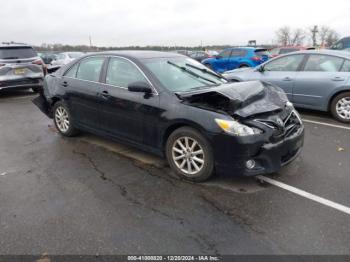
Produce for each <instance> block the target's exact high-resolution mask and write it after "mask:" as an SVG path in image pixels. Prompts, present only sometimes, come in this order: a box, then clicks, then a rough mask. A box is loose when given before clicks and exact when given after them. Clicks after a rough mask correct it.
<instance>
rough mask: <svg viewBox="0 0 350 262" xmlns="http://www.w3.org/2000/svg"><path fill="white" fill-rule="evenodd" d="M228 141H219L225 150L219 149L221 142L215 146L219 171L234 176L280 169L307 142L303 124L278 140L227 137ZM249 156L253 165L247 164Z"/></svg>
mask: <svg viewBox="0 0 350 262" xmlns="http://www.w3.org/2000/svg"><path fill="white" fill-rule="evenodd" d="M224 140H225V139H224ZM224 140H222V142H223V141H224ZM231 140H232V137H231ZM225 143H226V145H225V144H221V146H220V145H219V147H221V148H223V147H226V150H222V149H221V150H220V151H221V152H223V153H220V152H218V150H217V149H216V148H217V147H218V145H216V146H215V149H214V152H216V153H214V156H215V157H216V160H215V161H216V172H217V173H218V174H224V175H234V176H256V175H262V174H271V173H275V172H277V171H279V170H280V169H281V168H282V167H283V166H286V165H288V164H289V163H291V162H293V161H294V160H295V159H296V158H297V157H298V156H299V154H300V153H301V151H302V147H303V145H304V127H303V126H302V127H301V128H300V129H299V130H298V131H297V132H296V133H295V134H293V135H292V136H290V137H288V138H285V139H283V140H282V141H280V142H278V143H275V144H273V143H261V142H259V141H255V142H252V143H250V142H246V143H244V142H243V143H237V142H231V143H229V142H228V141H226V142H225ZM248 160H254V162H255V167H254V168H252V169H249V168H247V161H248Z"/></svg>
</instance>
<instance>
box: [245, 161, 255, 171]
mask: <svg viewBox="0 0 350 262" xmlns="http://www.w3.org/2000/svg"><path fill="white" fill-rule="evenodd" d="M255 166H256V162H255V161H254V160H253V159H250V160H248V161H247V162H246V167H247V168H248V169H253V168H254V167H255Z"/></svg>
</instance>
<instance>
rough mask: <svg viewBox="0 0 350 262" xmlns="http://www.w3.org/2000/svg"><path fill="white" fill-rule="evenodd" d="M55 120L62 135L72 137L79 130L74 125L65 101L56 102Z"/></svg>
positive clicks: (54, 109)
mask: <svg viewBox="0 0 350 262" xmlns="http://www.w3.org/2000/svg"><path fill="white" fill-rule="evenodd" d="M53 121H54V123H55V126H56V128H57V130H58V132H59V133H60V134H61V135H63V136H67V137H72V136H75V135H77V134H78V130H77V129H76V128H75V127H74V120H73V119H72V116H71V114H70V112H69V109H68V107H67V105H66V104H65V103H64V102H62V101H58V102H56V103H55V104H54V107H53Z"/></svg>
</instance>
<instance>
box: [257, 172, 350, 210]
mask: <svg viewBox="0 0 350 262" xmlns="http://www.w3.org/2000/svg"><path fill="white" fill-rule="evenodd" d="M257 178H258V179H260V180H262V181H265V182H266V183H269V184H271V185H274V186H277V187H280V188H282V189H285V190H287V191H290V192H292V193H294V194H297V195H299V196H302V197H305V198H308V199H310V200H312V201H315V202H318V203H320V204H322V205H325V206H328V207H331V208H334V209H337V210H339V211H341V212H343V213H346V214H348V215H350V208H349V207H347V206H344V205H341V204H338V203H335V202H333V201H330V200H328V199H325V198H323V197H319V196H316V195H314V194H311V193H308V192H306V191H304V190H301V189H298V188H296V187H292V186H290V185H287V184H284V183H282V182H279V181H277V180H274V179H271V178H268V177H265V176H257Z"/></svg>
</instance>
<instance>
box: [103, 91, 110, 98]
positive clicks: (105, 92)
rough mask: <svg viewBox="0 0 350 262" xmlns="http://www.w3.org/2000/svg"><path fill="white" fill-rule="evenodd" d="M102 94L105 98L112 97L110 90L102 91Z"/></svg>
mask: <svg viewBox="0 0 350 262" xmlns="http://www.w3.org/2000/svg"><path fill="white" fill-rule="evenodd" d="M100 95H101V97H102V98H104V99H109V98H110V97H111V95H110V94H109V93H108V91H102V93H101V94H100Z"/></svg>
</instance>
